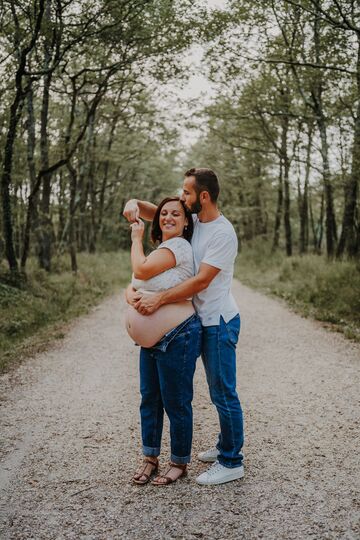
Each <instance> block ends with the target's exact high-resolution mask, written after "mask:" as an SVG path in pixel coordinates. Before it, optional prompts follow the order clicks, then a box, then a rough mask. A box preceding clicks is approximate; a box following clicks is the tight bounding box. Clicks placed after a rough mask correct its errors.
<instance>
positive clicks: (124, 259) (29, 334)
mask: <svg viewBox="0 0 360 540" xmlns="http://www.w3.org/2000/svg"><path fill="white" fill-rule="evenodd" d="M78 265H79V272H78V274H77V275H76V276H75V275H73V274H72V272H71V270H70V266H69V262H68V257H67V256H63V257H60V258H58V259H57V260H56V261H55V260H54V265H53V271H52V272H51V273H50V274H48V273H47V272H45V271H43V270H40V269H39V268H37V263H36V261H35V260H30V261H29V266H28V271H27V279H26V281H23V282H22V283H21V284H20V285H19V286H16V287H15V286H13V285H12V284H11V281H10V280H9V279H8V276H7V274H6V273H5V272H2V273H1V269H0V351H1V352H0V372H1V371H4V370H5V369H6V368H8V367H10V365H13V364H14V363H16V361H18V360H20V359H21V358H22V357H23V356H24V355H29V354H32V353H34V352H38V351H39V350H43V349H44V348H45V347H46V346H47V345H48V343H49V342H50V341H52V340H53V339H56V338H61V337H63V336H64V331H65V329H66V325H67V323H69V321H70V320H71V319H73V318H75V317H77V316H79V315H81V314H83V313H86V312H88V311H89V309H90V308H91V307H92V306H94V305H95V304H97V303H98V302H99V301H100V300H101V299H102V298H104V297H105V296H107V295H109V294H111V293H113V292H114V291H115V290H116V289H117V288H120V287H124V286H125V285H126V284H127V283H128V282H129V280H130V275H131V271H130V256H129V253H127V252H117V253H102V254H94V255H90V254H85V253H83V254H80V255H79V256H78Z"/></svg>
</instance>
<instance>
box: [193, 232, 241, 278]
mask: <svg viewBox="0 0 360 540" xmlns="http://www.w3.org/2000/svg"><path fill="white" fill-rule="evenodd" d="M237 249H238V242H237V238H236V235H230V234H217V235H216V236H214V237H213V238H212V239H211V240H210V242H209V245H208V247H207V249H206V251H205V255H204V257H203V259H202V261H201V262H203V263H205V264H209V265H210V266H214V267H215V268H219V270H230V269H231V268H232V266H233V264H234V261H235V258H236V255H237Z"/></svg>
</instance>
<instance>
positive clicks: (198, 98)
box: [158, 0, 227, 147]
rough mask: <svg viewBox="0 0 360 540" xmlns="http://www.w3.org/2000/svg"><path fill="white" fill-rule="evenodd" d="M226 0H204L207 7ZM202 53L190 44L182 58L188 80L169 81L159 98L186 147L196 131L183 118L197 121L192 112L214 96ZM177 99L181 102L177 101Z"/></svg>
mask: <svg viewBox="0 0 360 540" xmlns="http://www.w3.org/2000/svg"><path fill="white" fill-rule="evenodd" d="M226 3H227V2H226V0H207V1H206V5H207V7H208V8H210V9H211V8H225V6H226ZM203 53H204V49H203V47H201V46H199V45H196V46H193V47H191V49H190V51H189V52H188V54H187V55H186V56H185V58H184V59H183V61H184V62H185V64H186V65H187V66H188V67H189V71H193V72H194V73H193V74H191V75H190V77H189V79H188V82H187V83H185V84H184V85H180V84H174V83H170V84H168V85H165V86H162V87H161V88H160V89H159V90H160V96H159V101H158V102H160V103H161V108H162V109H163V112H164V114H165V116H166V119H167V120H169V122H170V123H172V122H178V124H179V123H180V125H181V127H182V135H181V143H182V144H181V146H184V147H189V146H190V145H191V144H193V143H194V142H195V141H196V140H197V138H198V137H199V130H197V129H192V130H189V129H185V128H184V127H183V125H184V123H186V118H188V119H189V121H193V122H194V121H195V122H196V121H197V120H196V119H195V118H194V116H193V113H194V112H195V111H196V110H199V109H201V108H202V107H203V106H204V105H206V104H208V103H209V102H210V101H211V98H212V97H214V95H215V88H214V87H213V86H212V85H211V84H210V82H209V81H208V79H207V78H206V76H205V74H204V73H205V71H206V69H205V66H204V65H203V63H202V56H203ZM180 100H181V101H182V104H180Z"/></svg>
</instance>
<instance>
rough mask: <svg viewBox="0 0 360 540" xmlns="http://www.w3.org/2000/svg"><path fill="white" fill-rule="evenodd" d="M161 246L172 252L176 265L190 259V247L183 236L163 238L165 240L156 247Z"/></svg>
mask: <svg viewBox="0 0 360 540" xmlns="http://www.w3.org/2000/svg"><path fill="white" fill-rule="evenodd" d="M161 248H167V249H169V250H170V251H171V252H172V253H173V254H174V256H175V259H176V266H179V265H182V264H186V263H188V262H189V261H192V247H191V245H190V243H189V242H188V241H187V240H185V238H179V237H177V238H170V239H169V240H165V242H162V243H161V244H160V245H159V247H158V249H161Z"/></svg>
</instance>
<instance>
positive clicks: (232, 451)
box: [202, 315, 244, 468]
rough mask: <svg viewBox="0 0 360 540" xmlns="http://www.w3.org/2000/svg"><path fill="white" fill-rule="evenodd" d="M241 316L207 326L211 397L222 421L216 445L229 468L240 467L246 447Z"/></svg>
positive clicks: (205, 359)
mask: <svg viewBox="0 0 360 540" xmlns="http://www.w3.org/2000/svg"><path fill="white" fill-rule="evenodd" d="M239 332H240V316H239V315H236V317H234V318H233V319H231V321H229V322H228V323H225V321H224V319H223V318H222V317H221V318H220V324H219V325H217V326H203V338H202V359H203V363H204V367H205V372H206V378H207V382H208V385H209V390H210V397H211V400H212V402H213V403H214V405H215V406H216V409H217V412H218V415H219V420H220V434H219V439H218V443H217V445H216V447H217V449H218V450H219V456H218V461H219V462H220V463H221V464H222V465H224V466H225V467H229V468H233V467H239V466H240V465H241V464H242V460H243V455H242V453H241V449H242V447H243V444H244V428H243V415H242V410H241V405H240V401H239V398H238V395H237V392H236V344H237V342H238V339H239Z"/></svg>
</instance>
